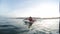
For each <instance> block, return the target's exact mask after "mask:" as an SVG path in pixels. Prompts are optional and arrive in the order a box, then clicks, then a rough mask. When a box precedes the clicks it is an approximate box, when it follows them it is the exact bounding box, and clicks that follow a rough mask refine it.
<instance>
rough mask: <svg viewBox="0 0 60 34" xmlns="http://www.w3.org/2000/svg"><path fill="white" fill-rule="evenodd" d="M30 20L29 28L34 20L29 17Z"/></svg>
mask: <svg viewBox="0 0 60 34" xmlns="http://www.w3.org/2000/svg"><path fill="white" fill-rule="evenodd" d="M28 20H29V27H28V28H30V26H32V24H33V22H34V20H33V18H32V17H29V18H28Z"/></svg>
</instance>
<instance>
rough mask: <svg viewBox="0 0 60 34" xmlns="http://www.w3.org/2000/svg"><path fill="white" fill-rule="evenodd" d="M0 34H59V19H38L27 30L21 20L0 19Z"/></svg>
mask: <svg viewBox="0 0 60 34" xmlns="http://www.w3.org/2000/svg"><path fill="white" fill-rule="evenodd" d="M0 34H59V19H53V20H49V19H48V20H40V19H39V20H37V21H36V22H35V23H34V24H33V25H32V26H31V28H30V29H29V28H28V26H27V25H25V24H24V22H23V19H2V18H1V19H0Z"/></svg>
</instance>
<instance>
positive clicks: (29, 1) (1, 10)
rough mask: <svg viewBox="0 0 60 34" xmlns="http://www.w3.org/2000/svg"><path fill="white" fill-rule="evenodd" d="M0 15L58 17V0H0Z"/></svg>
mask: <svg viewBox="0 0 60 34" xmlns="http://www.w3.org/2000/svg"><path fill="white" fill-rule="evenodd" d="M0 16H7V17H28V16H34V17H58V16H59V0H0Z"/></svg>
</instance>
